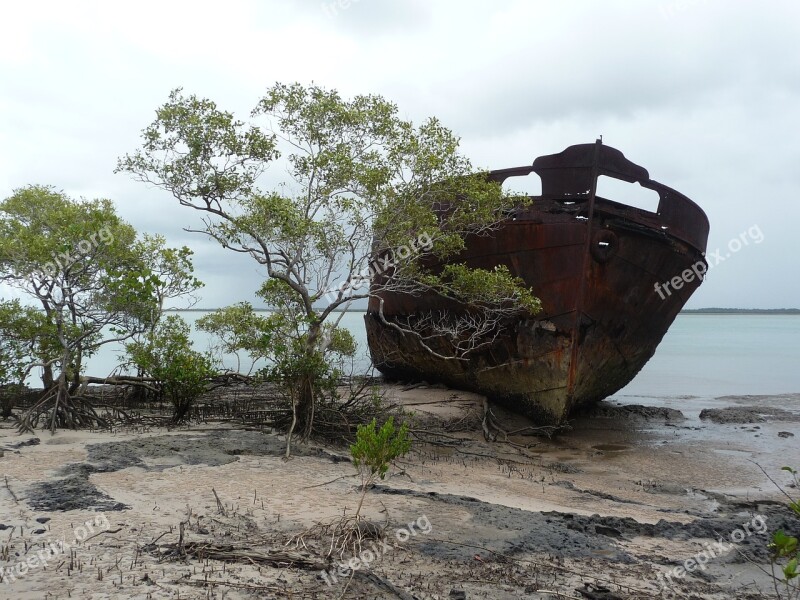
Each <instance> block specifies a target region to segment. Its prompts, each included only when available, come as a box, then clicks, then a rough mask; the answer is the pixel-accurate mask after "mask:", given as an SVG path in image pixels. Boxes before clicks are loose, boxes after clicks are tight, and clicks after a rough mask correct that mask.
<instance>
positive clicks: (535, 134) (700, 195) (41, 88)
mask: <svg viewBox="0 0 800 600" xmlns="http://www.w3.org/2000/svg"><path fill="white" fill-rule="evenodd" d="M798 40H800V3H797V2H796V1H794V2H793V1H789V0H785V1H780V0H775V1H772V2H769V3H756V2H751V1H745V0H741V1H737V2H731V1H730V0H728V1H724V2H723V1H722V0H663V1H659V0H654V1H650V2H648V1H644V0H629V1H622V0H619V1H610V0H604V1H602V2H600V1H595V0H593V1H591V2H590V1H588V0H587V1H578V0H571V1H569V2H565V1H563V0H562V1H557V0H553V1H550V2H531V1H518V2H514V1H509V2H503V1H498V2H491V3H490V2H485V1H482V2H473V1H464V0H453V1H449V0H447V1H445V0H441V1H439V0H419V1H417V0H403V1H400V0H394V1H389V0H350V1H349V2H348V1H347V0H340V1H338V2H337V1H335V0H325V1H324V2H320V1H319V0H285V1H283V2H277V1H274V2H273V1H256V0H252V1H246V0H242V1H231V0H229V1H227V2H225V3H222V2H214V3H212V2H199V1H196V0H194V1H191V2H172V1H167V0H161V1H159V2H149V1H137V2H108V1H103V2H75V1H71V2H63V1H58V2H35V1H28V2H25V3H22V2H15V3H8V4H6V5H4V7H3V18H2V21H0V197H3V198H5V197H7V196H9V195H10V194H11V193H12V192H13V190H14V189H16V188H19V187H21V186H25V185H28V184H33V183H38V184H49V185H53V186H55V187H56V188H59V189H62V190H64V191H65V192H67V193H68V194H70V195H74V196H86V197H106V198H111V199H112V200H114V202H115V203H116V205H117V207H118V209H119V212H120V214H121V215H122V216H123V218H125V219H126V220H128V221H129V222H130V223H132V224H133V225H134V226H135V227H137V229H139V230H140V231H149V232H159V233H162V234H164V235H166V236H167V238H168V239H169V241H170V242H171V243H172V244H173V245H182V244H187V245H190V246H191V247H192V248H193V249H194V250H195V252H196V255H195V265H196V269H197V274H198V276H199V277H200V278H201V279H202V280H203V281H205V282H206V288H205V289H204V290H203V293H202V301H201V303H200V305H201V306H205V307H214V306H223V305H226V304H230V303H232V302H236V301H241V300H251V301H252V300H253V292H254V290H255V289H256V288H257V287H258V286H259V283H260V281H261V278H262V277H263V275H262V274H261V273H259V271H258V269H257V266H256V265H255V263H251V262H250V261H248V260H247V259H246V258H245V257H241V256H237V255H235V254H233V253H231V252H226V251H224V250H223V249H221V248H220V247H219V246H217V245H216V244H215V243H213V242H211V241H209V240H207V239H205V238H204V237H202V236H201V235H199V234H187V233H185V232H183V231H182V229H181V228H182V227H185V226H197V224H198V221H197V219H198V215H197V214H196V213H193V212H192V211H190V210H189V209H183V208H181V207H179V206H177V203H176V202H175V201H174V200H172V199H171V197H169V196H168V195H167V194H166V193H164V192H159V191H158V190H155V189H150V188H147V187H146V186H144V185H143V184H140V183H136V182H134V181H133V180H131V179H130V177H129V176H127V175H125V174H119V175H115V174H113V169H114V166H115V164H116V160H117V157H119V156H120V155H123V154H125V153H126V152H131V151H133V150H135V149H136V147H137V146H138V144H139V134H140V131H141V130H142V129H143V128H144V127H145V126H146V125H148V124H149V123H150V122H151V121H152V120H153V117H154V110H155V109H156V107H157V106H159V105H160V104H162V103H163V102H165V101H166V99H167V96H168V94H169V91H170V90H171V89H172V88H175V87H178V86H182V87H184V89H185V91H186V92H188V93H195V94H198V95H201V96H207V97H209V98H211V99H213V100H215V101H217V102H218V104H219V105H220V106H221V107H222V108H225V109H228V110H233V111H234V112H236V113H237V114H239V115H240V116H241V117H243V118H244V117H246V115H247V113H249V111H250V109H251V108H252V107H253V106H254V105H255V104H256V101H257V100H258V98H260V96H261V95H262V93H263V92H264V90H265V89H266V88H267V87H268V86H270V85H272V84H273V83H274V82H276V81H282V82H293V81H299V82H301V83H304V84H307V83H311V82H314V83H317V84H320V85H323V86H325V87H329V88H336V89H338V90H339V91H340V92H341V93H342V94H343V95H347V96H350V95H353V94H359V93H375V94H380V95H383V96H384V97H386V98H388V99H390V100H392V101H394V102H396V103H397V104H398V106H399V107H400V112H401V114H402V115H403V116H404V117H408V118H411V119H414V120H415V121H419V120H422V119H424V118H425V117H427V116H432V115H433V116H437V117H438V118H439V119H440V120H441V121H442V122H443V123H444V124H445V125H446V126H448V127H450V128H451V129H453V130H454V131H455V132H456V133H457V134H458V135H459V136H460V137H461V140H462V148H463V150H464V152H465V153H466V154H467V156H469V157H470V158H471V159H472V160H473V162H474V163H475V164H476V165H477V166H480V167H486V168H503V167H512V166H520V165H524V164H529V163H530V162H531V161H532V160H533V159H534V158H535V157H536V156H539V155H543V154H552V153H555V152H560V151H561V150H563V149H564V148H566V147H567V146H570V145H572V144H577V143H587V142H593V141H594V140H595V138H596V137H597V136H599V135H601V134H602V135H603V139H604V142H605V143H606V144H609V145H611V146H614V147H615V148H617V149H619V150H621V151H622V152H624V153H625V155H626V156H627V157H628V158H629V159H631V160H633V161H634V162H636V163H638V164H640V165H642V166H644V167H645V168H647V169H648V170H649V172H650V176H651V177H652V178H653V179H655V180H657V181H660V182H662V183H665V184H667V185H669V186H671V187H674V188H676V189H677V190H679V191H680V192H682V193H684V194H686V195H687V196H689V197H690V198H692V199H693V200H695V201H696V202H697V203H698V204H700V206H702V207H703V209H704V210H705V211H706V213H707V214H708V217H709V220H710V222H711V236H710V239H709V250H710V251H711V252H713V251H714V250H715V249H717V248H720V249H721V250H722V255H723V256H724V255H725V254H729V253H730V252H729V250H728V244H729V242H730V240H731V239H733V238H739V237H740V235H741V234H744V235H745V237H747V239H748V240H750V243H749V244H747V245H746V246H743V247H742V249H741V250H739V251H738V252H734V253H730V254H731V255H730V257H729V258H728V259H727V260H725V262H723V263H720V264H718V265H716V266H715V268H714V269H713V270H712V271H711V273H710V274H709V276H708V279H707V281H706V282H705V283H704V284H703V286H702V287H701V288H700V290H699V291H698V292H697V293H696V294H695V295H694V297H693V298H692V300H691V301H690V303H689V305H688V307H690V308H699V307H707V306H723V307H746V308H757V307H758V308H780V307H799V306H800V283H799V282H798V274H799V272H800V268H799V267H798V256H797V250H798V246H799V245H800V244H799V243H798V233H797V231H798V226H800V194H798V192H799V191H800V140H798V133H800V47H799V46H798V43H799V42H798ZM748 232H750V233H748ZM757 239H761V240H762V241H761V243H756V240H757ZM734 246H735V245H734Z"/></svg>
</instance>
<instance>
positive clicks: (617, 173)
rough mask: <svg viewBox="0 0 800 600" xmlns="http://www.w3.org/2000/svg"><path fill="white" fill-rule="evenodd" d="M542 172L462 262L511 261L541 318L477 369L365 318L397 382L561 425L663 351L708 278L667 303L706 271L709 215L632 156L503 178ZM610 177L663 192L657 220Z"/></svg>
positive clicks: (601, 152)
mask: <svg viewBox="0 0 800 600" xmlns="http://www.w3.org/2000/svg"><path fill="white" fill-rule="evenodd" d="M531 172H535V173H537V174H538V175H539V177H540V178H541V180H542V195H541V196H537V197H534V198H533V203H532V204H531V205H530V207H528V208H526V209H520V210H518V211H517V212H516V213H515V214H514V215H513V216H512V217H510V218H509V219H508V220H507V221H506V222H505V223H504V224H503V226H502V227H501V228H500V229H499V230H498V231H497V232H496V233H495V234H494V235H492V236H490V237H474V238H468V239H467V245H466V246H467V247H466V250H465V252H464V253H463V254H462V255H461V256H459V257H458V261H463V262H466V263H467V264H468V265H469V266H471V267H482V268H493V267H494V266H496V265H500V264H502V265H506V266H507V267H508V268H509V270H510V271H511V272H512V273H513V274H514V275H517V276H519V277H521V278H522V279H523V280H524V281H525V282H526V283H527V284H528V285H529V286H530V287H531V288H532V289H533V291H534V293H535V294H536V296H538V297H539V298H540V299H541V301H542V307H543V310H542V312H541V313H540V314H538V315H536V316H535V317H532V318H529V319H525V320H519V321H517V322H515V323H512V324H510V325H509V326H508V327H507V329H506V331H505V332H504V334H503V335H502V336H500V337H499V338H498V339H497V340H496V341H495V343H494V344H492V345H491V346H490V347H488V348H486V349H484V350H482V351H480V352H478V353H476V354H475V355H472V357H471V359H470V360H469V361H468V362H464V361H452V360H451V361H446V360H442V359H438V358H436V357H434V356H432V355H430V354H429V353H427V352H426V351H425V350H424V349H423V348H422V347H421V346H420V345H419V343H418V342H416V341H415V340H414V338H413V336H409V335H406V336H403V335H401V334H399V333H398V332H397V331H395V330H394V329H390V328H386V327H385V326H384V325H383V324H382V323H381V322H380V321H379V320H378V318H377V317H376V316H375V313H376V312H377V309H378V302H379V301H378V299H377V298H373V299H372V300H371V301H370V306H369V310H368V313H367V315H366V317H365V319H366V326H367V340H368V343H369V348H370V352H371V354H372V358H373V361H374V362H375V365H376V367H377V368H378V369H379V370H380V371H381V372H382V373H383V374H384V375H385V376H387V377H389V378H394V379H425V380H428V381H440V382H443V383H446V384H448V385H450V386H453V387H457V388H463V389H469V390H474V391H478V392H480V393H483V394H486V395H487V396H489V397H490V398H492V399H493V400H495V401H499V402H501V403H503V404H505V405H507V406H509V407H510V408H512V409H515V410H517V411H520V412H524V413H527V414H529V415H531V416H533V417H535V418H537V419H538V420H540V421H542V422H548V423H559V422H561V421H563V420H564V419H565V418H566V417H567V416H568V415H569V413H570V412H571V411H572V410H574V409H575V408H576V407H578V406H580V405H583V404H587V403H591V402H596V401H599V400H601V399H603V398H605V397H607V396H609V395H611V394H613V393H615V392H616V391H618V390H619V389H621V388H622V387H624V386H625V385H627V384H628V383H629V382H630V381H631V380H632V379H633V378H634V377H635V376H636V374H637V373H638V372H639V371H640V370H641V368H642V367H643V366H644V365H645V363H646V362H647V361H648V360H649V359H650V357H651V356H653V354H654V353H655V350H656V347H657V346H658V344H659V342H660V341H661V339H662V338H663V336H664V334H665V333H666V332H667V329H668V328H669V326H670V325H671V324H672V322H673V321H674V319H675V317H676V316H677V314H678V312H680V310H681V308H682V307H683V306H684V304H685V303H686V301H687V300H688V299H689V297H690V296H691V294H692V293H693V292H694V291H695V289H697V287H698V286H699V285H700V283H701V280H699V278H695V279H694V280H693V281H690V282H687V283H684V285H683V287H682V288H681V289H680V290H673V291H672V293H671V294H670V295H666V297H665V298H664V299H662V298H661V296H660V295H659V294H658V293H656V291H655V286H656V284H660V283H663V282H665V281H669V280H671V279H672V278H673V277H675V276H678V275H680V274H681V273H682V272H684V271H685V270H686V269H690V268H691V267H692V266H693V265H695V264H703V265H705V258H704V253H705V250H706V242H707V239H708V230H709V225H708V219H707V217H706V215H705V213H704V212H703V210H702V209H701V208H700V207H699V206H697V205H696V204H695V203H694V202H692V201H691V200H690V199H689V198H687V197H686V196H684V195H683V194H680V193H679V192H677V191H675V190H673V189H671V188H669V187H667V186H665V185H662V184H660V183H657V182H655V181H652V180H651V179H650V177H649V174H648V172H647V171H646V170H645V169H644V168H642V167H640V166H638V165H636V164H634V163H632V162H630V161H629V160H627V159H626V158H625V157H624V156H623V154H622V153H621V152H619V151H618V150H615V149H614V148H611V147H608V146H604V145H602V143H601V142H600V141H599V140H598V142H597V143H595V144H581V145H577V146H571V147H569V148H567V149H566V150H565V151H564V152H561V153H560V154H554V155H549V156H543V157H540V158H537V159H536V160H535V161H534V162H533V164H532V165H530V166H526V167H519V168H514V169H503V170H499V171H492V172H491V174H490V176H491V177H492V178H493V179H495V180H497V181H499V182H502V181H504V180H506V179H507V178H509V177H515V176H523V175H527V174H529V173H531ZM600 175H605V176H608V177H613V178H616V179H621V180H623V181H627V182H631V183H633V182H638V183H639V184H641V185H642V186H643V187H645V188H648V189H651V190H653V191H655V192H657V193H658V195H659V204H658V209H657V212H648V211H645V210H642V209H638V208H635V207H631V206H627V205H624V204H621V203H618V202H615V201H613V200H612V199H609V198H602V197H600V196H598V195H597V193H596V190H597V179H598V177H599V176H600ZM381 297H382V298H383V300H384V315H385V316H386V317H387V319H391V318H397V317H405V316H408V315H413V314H415V313H417V312H423V311H428V310H432V309H444V310H458V308H457V307H454V306H452V305H448V304H447V302H445V301H443V299H441V298H440V297H437V296H426V297H422V298H419V297H417V298H413V297H410V296H406V295H402V294H382V296H381Z"/></svg>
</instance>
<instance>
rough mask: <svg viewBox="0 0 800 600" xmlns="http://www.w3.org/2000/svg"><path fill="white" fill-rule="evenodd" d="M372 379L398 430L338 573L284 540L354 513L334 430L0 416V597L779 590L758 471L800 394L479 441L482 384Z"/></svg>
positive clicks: (785, 438)
mask: <svg viewBox="0 0 800 600" xmlns="http://www.w3.org/2000/svg"><path fill="white" fill-rule="evenodd" d="M386 391H387V399H388V400H390V401H392V402H398V403H400V404H402V405H403V406H404V408H405V410H406V411H408V412H409V413H410V414H411V417H410V418H411V421H412V423H413V431H414V433H415V442H414V447H413V450H412V452H411V454H409V455H408V456H406V457H405V458H404V459H402V460H400V461H398V463H397V464H396V466H395V468H393V469H392V470H390V472H389V474H388V475H387V477H386V479H385V480H384V481H382V482H380V484H379V485H377V486H376V487H375V488H374V489H372V490H371V491H370V492H369V493H368V494H367V496H366V500H365V504H364V506H365V509H364V510H365V514H366V516H367V517H369V519H370V521H372V522H373V523H376V524H378V525H379V526H380V527H381V529H382V532H383V533H382V537H381V538H380V539H373V540H369V542H368V543H365V545H364V546H363V550H364V551H363V552H362V555H361V556H360V562H359V563H358V564H357V566H359V568H358V569H357V570H355V571H350V570H349V569H348V567H347V562H348V561H349V560H350V559H351V558H352V557H350V556H342V557H338V556H335V555H334V556H333V557H331V558H328V559H324V557H322V556H321V555H320V551H321V550H322V547H321V545H320V544H317V545H315V542H314V540H313V539H312V537H313V536H311V535H310V534H308V535H307V536H302V535H301V536H300V537H299V538H298V534H302V533H303V532H304V531H308V530H309V529H310V528H312V527H313V526H314V525H315V524H317V523H319V522H329V521H332V520H335V519H337V518H338V517H341V516H342V515H344V514H348V513H352V512H353V510H354V509H355V506H356V504H357V502H358V478H357V477H356V476H355V470H354V468H353V466H352V464H351V463H350V460H349V456H348V452H347V449H346V448H343V447H324V446H321V445H314V444H310V445H298V446H297V447H296V449H295V456H294V457H293V458H292V459H290V460H288V461H285V460H283V459H282V453H283V450H284V439H283V437H282V436H280V435H278V434H275V433H271V432H269V431H258V430H254V429H252V428H250V429H245V428H243V427H241V426H238V427H237V425H236V424H231V423H213V422H212V423H206V424H202V425H194V426H191V427H188V428H179V429H174V430H167V429H164V428H152V429H147V428H141V429H139V430H123V429H121V430H117V431H114V432H89V431H59V432H57V433H56V434H55V435H51V434H50V433H49V432H36V434H35V435H22V436H19V435H17V434H16V432H15V430H14V429H13V427H12V424H11V423H10V422H6V423H2V424H1V425H0V449H2V457H0V465H2V469H0V476H2V480H0V568H2V570H3V575H4V577H3V581H2V582H0V598H8V599H29V598H30V599H34V598H36V599H38V598H48V599H56V598H92V599H101V598H141V599H146V598H227V599H236V598H338V597H347V598H420V599H422V598H425V599H433V598H497V599H504V598H523V597H524V598H592V599H599V598H604V599H612V598H626V599H627V598H651V597H665V598H668V597H676V598H681V597H684V598H703V599H705V598H708V599H712V598H713V599H717V598H719V599H722V598H726V599H727V598H732V597H734V598H770V597H775V595H774V591H773V590H772V586H771V583H770V581H769V578H768V577H767V575H766V574H765V573H764V572H762V570H761V569H762V568H764V567H765V566H766V565H767V564H768V561H767V558H768V551H767V549H766V546H767V543H768V537H769V535H770V533H771V532H772V531H774V530H776V529H780V528H784V529H787V530H792V531H797V526H798V522H797V518H796V517H793V516H792V515H791V514H790V512H789V511H788V509H786V507H785V497H783V496H782V494H781V492H780V490H779V489H778V488H777V487H776V486H775V485H774V484H773V483H772V482H771V481H770V480H769V477H772V478H773V479H774V480H775V482H777V483H779V484H781V485H787V484H788V483H789V479H788V474H787V473H785V472H782V471H781V470H780V468H781V467H782V466H784V465H793V466H800V447H799V445H798V443H797V439H798V438H797V436H800V411H798V409H797V407H798V406H800V402H798V397H797V396H791V395H784V396H764V397H753V396H746V397H726V398H720V399H717V400H715V401H714V402H709V401H707V400H703V401H698V400H697V399H693V398H685V399H673V400H672V401H671V402H670V403H669V404H670V405H669V406H664V405H663V403H661V402H659V401H657V400H654V401H653V403H652V404H651V405H641V404H637V405H627V404H624V403H621V402H618V401H611V402H608V401H607V402H604V403H601V404H600V405H598V406H597V407H596V408H595V409H593V410H592V411H591V412H590V413H587V414H585V415H582V416H580V417H578V418H576V419H575V420H574V421H573V422H572V424H571V429H570V430H568V431H565V432H561V433H559V434H558V435H556V436H554V437H553V438H552V439H547V438H544V437H534V436H530V435H511V436H509V438H508V440H507V441H505V440H500V439H498V440H495V441H494V442H492V441H487V440H485V439H484V436H483V432H482V429H481V417H482V407H483V398H482V397H481V396H477V395H473V394H469V393H465V392H460V391H454V390H447V389H442V388H428V387H425V386H422V387H416V388H413V389H403V388H401V387H399V386H390V387H388V388H387V390H386ZM792 407H794V408H792ZM493 410H494V413H495V415H496V417H497V419H498V421H499V422H500V423H502V424H503V426H504V428H505V429H506V431H513V430H517V429H522V428H524V427H526V426H528V425H530V423H528V422H527V421H526V420H525V419H524V418H521V417H518V416H514V415H512V414H510V413H508V412H506V411H503V410H502V409H499V408H494V409H493ZM701 414H702V417H703V418H700V417H701ZM762 468H763V471H762V470H761V469H762ZM765 473H766V474H765ZM767 475H769V477H768V476H767ZM788 491H790V492H792V490H791V489H789V490H788ZM795 491H796V490H795ZM181 524H183V525H181ZM181 530H183V541H182V543H180V544H179V541H180V536H181ZM59 540H61V541H62V542H63V543H62V545H59V544H58V543H57V542H58V541H59ZM179 549H180V550H181V551H178V550H179ZM226 552H227V554H225V553H226ZM323 554H324V552H323ZM224 558H227V560H223V559H224ZM687 561H688V562H687ZM20 565H23V566H20ZM692 567H694V568H692ZM767 568H768V567H767ZM687 570H688V572H687Z"/></svg>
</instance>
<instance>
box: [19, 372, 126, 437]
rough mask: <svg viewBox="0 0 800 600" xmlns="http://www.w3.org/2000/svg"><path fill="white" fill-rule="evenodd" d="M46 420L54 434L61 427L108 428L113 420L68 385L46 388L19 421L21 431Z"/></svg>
mask: <svg viewBox="0 0 800 600" xmlns="http://www.w3.org/2000/svg"><path fill="white" fill-rule="evenodd" d="M40 420H44V422H45V424H46V426H47V427H48V428H49V429H50V431H51V432H52V433H55V430H56V429H58V428H59V427H61V428H64V427H67V428H70V429H78V428H87V429H91V428H96V427H100V428H108V427H110V425H111V422H110V420H109V419H108V418H107V417H106V416H105V415H102V416H101V415H100V414H98V412H97V411H96V410H95V406H93V404H92V402H91V401H90V400H89V399H88V398H85V397H84V396H82V395H73V394H71V393H70V391H69V390H68V389H67V387H66V386H65V385H63V384H62V385H56V386H54V387H52V388H50V389H49V390H45V392H44V393H43V394H42V397H41V398H40V399H39V400H37V401H36V403H35V404H34V405H33V406H31V407H30V408H29V409H28V410H26V411H25V412H24V413H23V414H22V416H21V417H20V419H19V422H18V423H17V429H18V431H19V432H20V433H26V432H32V431H33V430H34V429H35V428H36V427H37V426H38V424H39V421H40Z"/></svg>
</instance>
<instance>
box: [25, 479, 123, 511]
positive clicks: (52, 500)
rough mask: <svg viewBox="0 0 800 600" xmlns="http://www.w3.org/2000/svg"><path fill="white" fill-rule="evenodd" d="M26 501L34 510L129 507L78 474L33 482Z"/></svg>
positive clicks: (114, 508)
mask: <svg viewBox="0 0 800 600" xmlns="http://www.w3.org/2000/svg"><path fill="white" fill-rule="evenodd" d="M28 503H29V504H30V505H31V506H32V507H33V508H35V509H36V510H44V511H53V510H80V509H90V510H97V511H112V510H126V509H128V508H130V506H128V505H126V504H123V503H122V502H116V501H114V499H113V498H111V496H108V495H107V494H104V493H103V492H101V491H100V490H98V489H97V488H96V487H95V486H94V484H92V483H91V482H90V481H89V478H88V476H86V477H84V476H82V475H78V474H76V475H70V476H69V477H63V478H61V479H56V480H55V481H45V482H41V483H36V484H34V485H33V486H31V487H30V488H29V490H28Z"/></svg>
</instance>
